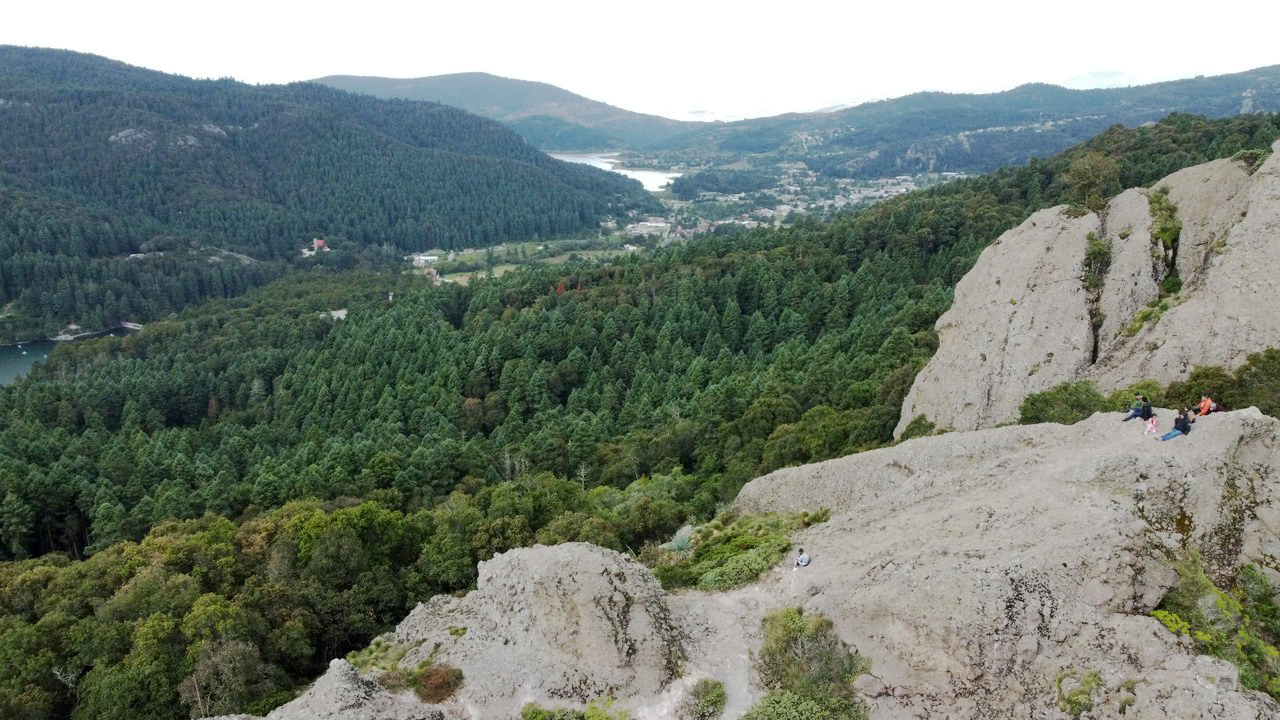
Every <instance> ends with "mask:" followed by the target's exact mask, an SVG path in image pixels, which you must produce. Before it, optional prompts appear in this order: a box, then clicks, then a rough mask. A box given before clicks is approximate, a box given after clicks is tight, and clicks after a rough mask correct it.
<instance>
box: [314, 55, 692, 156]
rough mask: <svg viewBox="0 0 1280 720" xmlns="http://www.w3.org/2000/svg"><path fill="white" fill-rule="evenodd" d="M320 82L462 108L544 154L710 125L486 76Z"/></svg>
mask: <svg viewBox="0 0 1280 720" xmlns="http://www.w3.org/2000/svg"><path fill="white" fill-rule="evenodd" d="M315 82H318V83H321V84H324V85H329V86H331V87H336V88H339V89H341V90H347V91H350V92H356V93H364V94H367V95H373V96H375V97H381V98H403V99H407V100H430V101H433V102H439V103H444V104H445V105H452V106H454V107H459V108H462V109H464V110H469V111H471V112H473V113H476V114H478V115H483V116H485V117H488V118H493V119H494V120H498V121H500V122H502V123H505V124H506V125H507V126H508V127H510V128H511V129H513V130H515V131H516V132H518V133H520V134H521V135H523V136H524V137H526V138H527V139H528V140H529V142H532V143H533V144H534V145H537V146H538V147H540V148H542V149H544V150H567V151H589V150H622V149H628V148H646V147H651V146H655V145H661V144H663V143H665V142H667V141H669V140H671V139H672V138H675V137H677V136H679V135H682V134H684V133H687V132H690V131H691V130H695V129H697V128H699V127H701V126H703V125H706V124H707V123H696V122H686V121H681V120H671V119H668V118H664V117H658V116H657V115H645V114H642V113H635V112H630V111H628V110H623V109H621V108H616V107H614V106H612V105H606V104H605V103H602V102H597V101H595V100H590V99H587V98H585V97H582V96H581V95H576V94H574V93H571V92H569V91H568V90H564V89H561V88H558V87H556V86H554V85H549V84H547V83H541V82H529V81H527V80H512V79H510V78H504V77H498V76H496V75H490V74H488V73H480V72H472V73H454V74H451V75H435V76H431V77H421V78H405V79H398V78H382V77H358V76H354V75H330V76H328V77H322V78H317V79H316V80H315Z"/></svg>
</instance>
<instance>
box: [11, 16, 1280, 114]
mask: <svg viewBox="0 0 1280 720" xmlns="http://www.w3.org/2000/svg"><path fill="white" fill-rule="evenodd" d="M446 5H447V6H448V7H444V6H446ZM757 7H758V8H759V9H752V6H751V5H749V4H747V3H744V2H742V0H735V1H734V2H721V1H719V0H716V1H713V2H707V1H704V0H679V1H676V0H651V1H650V2H645V3H614V2H608V0H590V1H579V0H543V1H542V2H532V1H530V0H520V1H519V2H516V1H512V0H499V1H498V2H492V1H486V0H470V1H468V0H461V1H456V0H454V1H449V0H446V2H431V1H430V0H428V1H425V2H422V1H420V2H412V0H407V1H406V0H401V1H399V2H387V1H385V0H365V1H364V2H353V3H346V4H343V5H341V6H334V5H331V4H328V3H324V2H311V3H306V4H303V3H281V2H274V1H273V0H255V1H254V2H247V1H245V0H218V1H216V2H203V3H195V2H173V0H163V1H160V0H120V1H119V2H114V3H112V2H103V1H102V0H94V1H92V2H87V1H84V0H28V1H25V2H15V3H10V7H6V9H5V11H4V14H3V18H2V19H0V44H13V45H29V46H38V47H54V48H66V49H71V50H77V51H81V52H89V53H94V54H97V55H103V56H106V57H109V58H112V59H115V60H121V61H124V62H127V63H129V64H132V65H139V66H142V67H146V68H151V69H155V70H163V71H165V72H171V73H177V74H180V75H187V76H191V77H215V78H216V77H228V76H229V77H233V78H236V79H238V80H242V81H244V82H248V83H283V82H291V81H294V80H307V79H311V78H316V77H321V76H324V75H380V76H387V77H422V76H427V75H441V74H445V73H454V72H470V71H481V72H488V73H493V74H495V75H501V76H504V77H510V78H518V79H522V80H537V81H541V82H546V83H550V84H552V85H556V86H559V87H562V88H564V89H566V90H569V91H572V92H575V93H578V94H579V95H584V96H586V97H589V98H591V99H593V100H600V101H603V102H607V103H609V104H611V105H616V106H618V107H621V108H625V109H627V110H634V111H638V112H647V113H653V114H656V115H665V116H668V117H679V118H693V117H697V116H696V115H693V114H692V113H696V112H703V113H706V115H704V116H703V117H708V118H738V117H752V116H761V115H776V114H779V113H783V112H790V111H810V110H817V109H820V108H824V107H827V106H831V105H835V104H841V103H844V104H856V103H859V102H864V101H867V100H874V99H881V98H889V97H899V96H902V95H906V94H909V93H912V92H917V91H922V90H946V91H952V92H993V91H998V90H1006V89H1009V88H1012V87H1016V86H1017V85H1020V84H1022V83H1027V82H1052V83H1057V84H1062V85H1068V86H1071V87H1098V86H1116V85H1129V84H1142V83H1148V82H1158V81H1161V80H1172V79H1177V78H1184V77H1193V76H1195V75H1218V74H1223V73H1232V72H1240V71H1243V70H1249V69H1253V68H1256V67H1261V66H1264V65H1274V64H1280V45H1277V44H1276V43H1274V42H1267V41H1266V40H1265V38H1266V32H1267V31H1268V30H1267V29H1265V28H1269V27H1270V26H1272V25H1274V24H1275V21H1276V20H1278V19H1280V10H1277V9H1276V8H1277V6H1276V5H1275V4H1273V3H1272V2H1270V1H1263V0H1254V1H1248V2H1242V1H1240V0H1225V1H1221V2H1215V3H1211V4H1209V5H1200V6H1198V8H1199V9H1198V10H1197V11H1196V12H1195V13H1194V15H1192V14H1189V12H1188V11H1186V10H1179V9H1178V8H1176V7H1175V6H1173V5H1171V4H1157V5H1152V4H1150V3H1136V2H1124V1H1123V0H1106V1H1105V2H1100V1H1098V0H1072V1H1071V2H1055V3H1036V2H1026V1H1025V0H1019V1H1018V2H1005V1H1003V0H1001V1H999V2H977V3H961V2H955V1H954V0H948V1H947V2H901V1H899V2H893V1H889V2H881V3H878V4H876V5H873V4H871V3H858V2H850V1H849V0H813V1H806V0H799V1H796V2H775V3H768V4H766V5H763V6H757ZM1267 7H1271V8H1272V9H1271V10H1266V9H1265V8H1267ZM764 8H767V9H764ZM1099 78H1103V79H1104V80H1103V81H1099Z"/></svg>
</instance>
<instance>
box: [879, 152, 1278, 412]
mask: <svg viewBox="0 0 1280 720" xmlns="http://www.w3.org/2000/svg"><path fill="white" fill-rule="evenodd" d="M1273 149H1280V142H1278V143H1276V145H1275V146H1273ZM1162 198H1167V204H1166V207H1167V208H1170V209H1171V211H1172V213H1173V217H1176V220H1177V221H1178V222H1179V223H1181V232H1180V233H1179V234H1178V237H1177V240H1176V242H1171V243H1169V246H1168V247H1166V246H1165V243H1164V242H1163V241H1162V240H1161V239H1160V238H1159V237H1157V236H1158V235H1159V234H1160V233H1159V232H1157V229H1158V227H1159V226H1160V225H1161V223H1162V222H1163V216H1162V215H1161V211H1160V210H1159V209H1158V206H1159V205H1160V203H1161V199H1162ZM1091 232H1092V233H1095V234H1096V235H1097V237H1098V238H1099V240H1100V241H1101V242H1102V244H1103V247H1105V248H1106V251H1107V254H1108V256H1109V259H1110V263H1109V267H1108V268H1107V269H1106V271H1105V272H1103V273H1102V274H1101V278H1100V280H1101V291H1100V292H1098V293H1096V295H1095V294H1094V293H1092V292H1091V291H1090V289H1089V288H1087V287H1086V282H1085V275H1084V263H1085V257H1086V252H1087V249H1088V243H1089V240H1088V238H1089V233H1091ZM1278 240H1280V153H1273V154H1272V155H1271V157H1270V158H1269V159H1268V160H1267V161H1266V162H1265V163H1263V164H1262V166H1261V167H1259V168H1257V169H1256V171H1255V172H1253V173H1252V174H1250V173H1249V172H1248V170H1247V168H1246V166H1245V165H1244V164H1243V163H1242V162H1238V161H1231V160H1217V161H1214V162H1211V163H1207V164H1204V165H1200V166H1196V167H1192V168H1187V169H1185V170H1181V171H1179V172H1177V173H1174V174H1173V175H1170V176H1169V177H1167V178H1165V179H1163V180H1161V181H1160V182H1158V183H1156V184H1155V185H1154V186H1153V188H1152V189H1131V190H1128V191H1126V192H1124V193H1122V194H1121V195H1119V196H1117V197H1116V198H1115V199H1113V200H1112V201H1111V203H1110V204H1109V206H1108V207H1107V209H1106V211H1105V212H1104V214H1103V216H1102V217H1099V216H1097V215H1094V214H1092V213H1090V214H1087V215H1084V216H1083V217H1074V218H1073V217H1070V215H1069V213H1068V208H1067V207H1065V206H1061V207H1056V208H1052V209H1049V210H1043V211H1041V212H1038V213H1036V214H1035V215H1032V216H1031V217H1030V218H1028V219H1027V221H1026V222H1024V223H1023V224H1022V225H1020V226H1019V227H1017V228H1015V229H1013V230H1010V231H1009V232H1007V233H1005V234H1004V235H1002V236H1001V237H1000V238H999V239H997V240H996V241H995V243H993V244H992V245H991V246H990V247H988V248H987V249H986V250H984V251H983V253H982V255H981V257H980V258H979V259H978V262H977V263H976V264H975V265H974V268H973V270H971V271H970V272H969V273H968V274H967V275H965V277H964V279H963V280H962V281H961V282H960V283H959V284H958V285H957V286H956V294H955V302H954V303H953V305H952V307H951V308H950V309H949V310H948V311H947V312H946V313H944V314H943V315H942V317H941V318H939V319H938V323H937V329H938V335H939V343H940V344H939V349H938V352H937V354H935V355H934V357H933V359H932V360H931V361H930V362H929V364H928V366H926V367H925V369H924V370H922V371H921V372H920V374H919V375H918V376H917V377H916V380H915V383H914V385H913V386H912V388H911V391H910V392H909V393H908V395H907V397H906V399H905V400H904V402H903V406H902V417H901V420H900V422H899V424H898V427H897V430H896V434H897V435H899V436H900V435H901V434H902V431H903V430H904V429H905V428H906V425H907V424H908V423H909V422H910V421H911V420H912V419H913V418H915V417H916V416H917V415H925V416H926V417H927V418H928V419H929V420H930V421H932V422H933V423H934V424H935V425H937V426H938V427H943V428H952V429H955V430H974V429H978V428H984V427H992V426H994V425H996V424H999V423H1002V422H1008V421H1011V420H1016V419H1017V416H1018V405H1019V404H1020V403H1021V402H1022V399H1023V398H1025V397H1026V396H1027V395H1029V394H1031V393H1034V392H1040V391H1043V390H1046V389H1048V388H1050V387H1053V386H1054V385H1057V384H1059V383H1062V382H1065V381H1068V380H1075V379H1080V378H1089V379H1093V380H1095V381H1096V382H1097V384H1098V385H1099V387H1100V388H1101V389H1102V390H1103V391H1110V390H1114V389H1116V388H1119V387H1124V386H1126V385H1129V384H1132V383H1134V382H1137V381H1140V380H1144V379H1148V378H1150V379H1155V380H1158V381H1160V382H1161V383H1168V382H1171V381H1173V380H1180V379H1185V377H1186V375H1187V374H1188V373H1189V372H1190V371H1191V370H1192V369H1193V368H1194V367H1195V366H1197V365H1218V366H1222V367H1224V368H1227V369H1234V368H1235V367H1238V366H1239V365H1241V364H1242V363H1243V362H1244V359H1245V356H1246V355H1247V354H1248V353H1250V352H1256V351H1259V350H1263V349H1265V348H1267V347H1271V346H1275V345H1278V344H1280V314H1277V313H1275V312H1274V311H1273V310H1272V308H1275V307H1277V306H1278V305H1280V283H1277V282H1276V276H1277V274H1278V273H1280V241H1278ZM1174 273H1176V274H1177V275H1178V279H1179V280H1180V283H1181V289H1180V290H1176V291H1175V290H1174V287H1176V286H1171V285H1170V284H1169V283H1166V282H1165V280H1166V278H1168V276H1169V275H1170V274H1174ZM1162 285H1163V287H1162Z"/></svg>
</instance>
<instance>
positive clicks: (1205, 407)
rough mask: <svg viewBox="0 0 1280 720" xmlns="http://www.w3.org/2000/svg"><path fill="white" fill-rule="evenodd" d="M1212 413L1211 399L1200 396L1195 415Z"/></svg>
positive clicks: (1206, 396)
mask: <svg viewBox="0 0 1280 720" xmlns="http://www.w3.org/2000/svg"><path fill="white" fill-rule="evenodd" d="M1211 412H1213V398H1211V397H1209V396H1208V395H1201V396H1200V404H1199V405H1198V406H1196V414H1197V415H1208V414H1209V413H1211Z"/></svg>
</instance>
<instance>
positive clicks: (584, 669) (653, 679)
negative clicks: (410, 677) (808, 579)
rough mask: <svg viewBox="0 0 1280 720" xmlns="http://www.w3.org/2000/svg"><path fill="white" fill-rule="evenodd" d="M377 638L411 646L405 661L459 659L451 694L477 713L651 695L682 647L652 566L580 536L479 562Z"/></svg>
mask: <svg viewBox="0 0 1280 720" xmlns="http://www.w3.org/2000/svg"><path fill="white" fill-rule="evenodd" d="M386 639H387V640H388V641H389V642H390V643H392V644H393V645H396V646H401V647H404V646H411V647H412V648H413V649H411V650H409V651H408V653H407V654H406V655H405V656H404V659H403V660H402V661H401V664H402V665H403V666H404V667H407V668H412V667H416V666H417V665H418V664H419V663H420V662H422V661H424V660H428V659H430V660H434V661H436V662H443V663H447V664H449V665H452V666H454V667H457V668H459V669H461V670H462V672H463V676H464V677H465V683H464V685H463V688H462V689H461V690H460V691H459V692H458V694H457V696H456V697H455V698H454V699H453V700H452V701H451V705H453V706H455V707H458V708H465V709H466V712H467V716H469V717H477V718H491V717H514V716H518V715H519V713H520V708H522V707H523V706H524V705H525V704H526V703H528V702H538V703H541V704H543V705H544V706H550V705H564V706H574V707H582V706H585V704H586V703H587V702H588V701H590V700H591V699H593V698H596V697H600V696H603V695H609V696H612V697H617V698H630V697H633V696H636V695H640V696H652V695H657V694H658V693H660V692H661V691H662V690H663V689H664V688H665V687H666V686H667V684H668V683H670V682H671V680H673V679H674V678H675V677H676V676H677V675H678V674H679V670H680V662H681V660H682V657H683V654H684V651H683V640H682V637H681V635H680V633H679V631H678V629H677V627H676V625H675V624H674V623H673V622H672V619H671V612H670V609H669V608H668V607H667V603H666V599H665V594H664V593H663V591H662V587H661V586H660V585H659V584H658V582H657V580H656V579H655V578H654V577H653V573H651V572H650V571H649V570H648V568H645V567H644V566H643V565H640V564H639V563H637V562H636V561H635V560H633V559H631V558H630V557H628V556H626V555H622V554H620V553H617V552H614V551H612V550H606V549H603V548H599V547H596V546H594V545H588V544H586V543H569V544H566V545H559V546H556V547H554V548H551V547H544V546H541V545H538V546H535V547H532V548H522V549H518V550H511V551H509V552H506V553H503V554H501V555H498V556H496V557H495V558H494V559H493V560H490V561H488V562H482V563H480V577H479V583H478V587H477V589H476V590H475V591H473V592H471V593H469V594H468V595H466V596H465V597H463V598H455V597H451V596H448V595H439V596H436V597H435V598H433V599H432V600H431V601H429V602H427V603H423V604H421V605H419V606H418V607H417V608H415V609H414V610H413V611H412V612H410V613H409V615H408V617H406V618H405V619H404V621H402V622H401V623H400V625H399V626H398V627H397V628H396V629H395V631H394V632H392V633H391V634H390V635H389V636H388V637H387V638H386Z"/></svg>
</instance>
